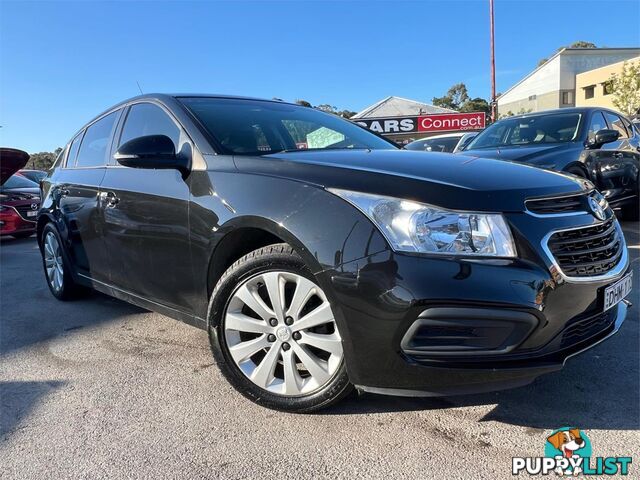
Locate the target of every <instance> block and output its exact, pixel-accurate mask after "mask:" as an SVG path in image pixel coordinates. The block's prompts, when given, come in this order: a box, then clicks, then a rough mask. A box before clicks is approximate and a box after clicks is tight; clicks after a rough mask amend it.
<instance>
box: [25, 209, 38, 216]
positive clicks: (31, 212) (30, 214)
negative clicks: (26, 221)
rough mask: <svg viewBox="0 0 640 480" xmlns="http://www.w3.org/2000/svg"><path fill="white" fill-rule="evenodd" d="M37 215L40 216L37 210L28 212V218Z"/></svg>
mask: <svg viewBox="0 0 640 480" xmlns="http://www.w3.org/2000/svg"><path fill="white" fill-rule="evenodd" d="M36 215H38V212H36V211H35V210H34V211H28V212H27V217H35V216H36Z"/></svg>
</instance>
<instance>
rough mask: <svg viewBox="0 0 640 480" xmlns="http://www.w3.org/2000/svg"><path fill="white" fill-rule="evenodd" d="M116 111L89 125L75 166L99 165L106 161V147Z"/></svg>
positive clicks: (104, 163)
mask: <svg viewBox="0 0 640 480" xmlns="http://www.w3.org/2000/svg"><path fill="white" fill-rule="evenodd" d="M116 114H117V112H113V113H110V114H109V115H106V116H104V117H102V118H101V119H100V120H98V121H97V122H95V123H94V124H92V125H91V126H89V128H87V130H86V131H85V134H84V138H83V139H82V144H81V145H80V151H79V152H78V158H77V159H76V167H100V166H103V165H106V163H107V148H108V146H109V139H110V138H111V132H112V131H113V127H114V124H115V121H116V118H117V115H116Z"/></svg>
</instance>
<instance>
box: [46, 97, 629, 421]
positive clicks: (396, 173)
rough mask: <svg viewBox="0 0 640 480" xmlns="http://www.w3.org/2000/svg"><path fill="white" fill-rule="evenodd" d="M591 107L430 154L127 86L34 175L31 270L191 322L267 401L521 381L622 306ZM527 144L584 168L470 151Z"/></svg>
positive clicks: (601, 330)
mask: <svg viewBox="0 0 640 480" xmlns="http://www.w3.org/2000/svg"><path fill="white" fill-rule="evenodd" d="M605 115H606V113H602V118H603V119H604V120H605V122H607V123H601V124H598V125H596V124H595V123H593V122H594V121H595V120H597V118H594V117H595V115H594V114H592V112H591V111H579V110H575V111H566V112H562V113H559V114H556V113H553V114H551V115H548V116H547V117H542V116H525V117H518V118H514V119H508V120H505V121H501V122H498V123H496V124H495V125H493V126H492V127H489V128H488V129H486V130H485V131H484V132H482V133H481V134H479V135H478V136H477V137H476V138H475V139H474V140H472V142H471V144H470V145H469V146H468V148H467V150H465V151H464V152H462V153H460V154H458V155H450V154H444V153H439V152H431V153H422V152H416V151H406V150H402V149H398V148H397V147H396V146H395V145H394V144H393V143H391V142H389V141H387V140H385V139H383V138H380V137H378V136H376V135H374V134H372V133H371V132H369V131H367V130H365V129H363V128H360V127H359V126H357V125H354V124H353V123H351V122H348V121H346V120H344V119H342V118H339V117H337V116H335V115H331V114H327V113H324V112H320V111H318V110H315V109H310V108H305V107H301V106H298V105H294V104H288V103H284V102H280V101H267V100H258V99H247V98H237V97H223V96H206V95H191V96H190V95H178V96H171V95H144V96H140V97H136V98H133V99H130V100H126V101H124V102H122V103H119V104H117V105H115V106H113V107H112V108H110V109H109V110H107V111H105V112H104V113H102V114H100V115H99V116H98V117H96V118H95V119H93V120H91V121H90V122H89V123H87V124H86V125H85V126H83V127H82V128H81V129H80V130H79V131H78V133H77V134H76V135H74V136H73V138H72V139H71V140H70V141H69V143H68V144H67V145H66V146H65V148H64V149H63V151H62V154H61V155H60V157H59V159H58V160H57V162H56V164H55V165H54V167H53V168H52V169H51V171H50V172H49V174H48V176H47V177H46V178H45V179H44V180H43V181H42V183H41V185H42V204H41V207H40V210H39V216H38V223H37V233H38V235H37V238H38V242H39V245H40V249H41V252H42V261H43V269H44V273H45V278H46V280H47V283H48V285H49V289H50V291H51V293H52V294H53V296H55V297H56V298H58V299H60V300H69V299H72V298H74V297H75V296H76V295H78V294H79V293H81V292H82V291H84V290H86V289H87V288H94V289H96V290H99V291H102V292H104V293H106V294H109V295H112V296H115V297H117V298H121V299H123V300H125V301H128V302H131V303H134V304H137V305H140V306H142V307H144V308H148V309H151V310H154V311H158V312H160V313H164V314H166V315H168V316H170V317H173V318H176V319H178V320H182V321H185V322H188V323H190V324H192V325H194V326H197V327H199V328H202V329H205V330H207V331H208V334H209V340H210V344H211V348H212V352H213V355H214V357H215V359H216V363H217V365H218V367H219V368H220V370H221V371H222V373H223V374H224V376H225V377H226V378H227V379H228V381H229V382H230V383H231V384H232V385H233V386H234V387H235V388H236V389H237V390H238V391H240V392H241V393H242V394H243V395H245V396H247V397H248V398H250V399H251V400H253V401H254V402H256V403H258V404H261V405H264V406H267V407H271V408H276V409H281V410H288V411H295V412H303V411H311V410H317V409H320V408H324V407H326V406H328V405H330V404H332V403H335V402H337V401H339V400H340V399H341V398H343V397H344V396H345V395H346V394H348V393H349V391H351V390H352V389H353V388H357V389H359V390H363V391H371V392H376V393H384V394H399V395H416V396H418V395H450V394H457V393H469V392H478V391H487V390H496V389H502V388H508V387H513V386H519V385H524V384H526V383H529V382H531V381H532V380H533V379H534V378H536V377H537V376H539V375H541V374H544V373H546V372H550V371H555V370H558V369H560V368H562V366H563V365H564V363H565V361H566V360H567V359H568V358H570V357H572V356H574V355H576V354H578V353H580V352H582V351H584V350H585V349H587V348H589V347H591V346H593V345H595V344H597V343H599V342H600V341H602V340H604V339H606V338H608V337H609V336H611V335H613V334H614V333H615V332H616V331H618V329H619V328H620V326H621V325H622V322H623V321H624V319H625V316H626V312H627V304H626V302H625V297H626V296H627V295H628V294H629V292H630V291H631V288H632V278H631V271H630V268H629V258H628V253H627V248H626V244H625V239H624V236H623V233H622V229H621V227H620V225H619V224H618V221H617V220H616V217H615V216H614V213H613V211H612V209H611V208H610V206H609V204H608V202H607V199H606V198H605V196H603V195H602V194H601V193H599V192H598V191H597V190H596V189H595V188H594V185H593V183H592V181H590V180H593V181H595V182H596V183H597V184H598V185H600V186H601V188H603V191H604V192H605V194H607V192H608V196H609V198H610V199H611V200H612V201H615V202H619V203H620V204H621V205H622V204H624V202H625V199H626V198H629V197H628V196H630V195H631V191H632V186H633V181H635V182H636V183H635V185H636V187H635V188H636V189H637V163H636V164H635V166H634V165H633V164H632V162H631V161H629V162H627V157H626V156H625V155H626V154H627V153H628V154H629V155H637V154H636V153H633V152H632V148H634V147H635V145H636V144H635V143H634V142H635V140H636V138H635V137H632V136H631V135H629V137H628V138H626V139H620V131H616V132H611V130H612V129H611V125H610V124H609V123H608V121H607V117H606V116H605ZM592 124H593V128H592V127H591V125H592ZM622 125H623V126H624V128H625V129H626V128H627V126H626V124H624V122H622ZM591 130H593V132H592V134H591V133H589V132H590V131H591ZM614 137H615V138H614ZM614 142H625V143H624V145H623V144H622V143H620V144H619V145H617V147H618V150H616V151H613V150H612V151H611V152H614V154H616V155H617V154H618V153H620V152H622V153H623V154H622V156H617V157H612V156H611V155H608V154H607V155H597V154H594V153H597V152H600V151H601V152H605V153H606V152H607V150H602V147H603V146H604V145H609V146H613V145H612V144H613V143H614ZM543 152H546V153H544V155H545V156H546V158H548V159H549V163H544V162H543V161H540V162H539V164H540V165H542V166H545V167H547V168H556V169H557V170H563V169H566V168H568V167H570V166H575V167H580V168H582V167H584V171H582V173H583V174H584V178H579V177H576V176H574V175H566V174H562V173H557V172H551V171H548V170H544V169H539V168H531V166H528V165H522V164H519V163H516V162H513V161H501V160H495V159H492V158H483V157H492V156H499V157H500V158H503V159H509V160H512V159H516V157H517V159H518V160H519V161H520V162H521V163H525V162H526V160H527V159H528V158H535V156H536V155H540V156H542V155H543ZM516 153H519V154H522V155H519V156H518V155H516ZM574 153H575V156H574V157H571V158H573V160H567V159H568V158H569V157H570V156H571V155H574ZM469 154H471V155H469ZM527 155H528V156H527ZM611 158H617V159H618V163H615V162H613V161H612V160H610V159H611ZM634 158H635V157H634ZM603 162H608V163H603ZM634 168H635V170H633V169H634ZM565 171H568V170H565ZM634 171H635V172H636V178H635V180H634V179H633V178H632V176H633V175H632V173H633V172H634ZM591 175H593V177H591ZM587 178H589V179H587ZM598 182H600V183H598ZM629 182H631V183H629ZM636 195H637V190H636Z"/></svg>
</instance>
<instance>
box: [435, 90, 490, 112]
mask: <svg viewBox="0 0 640 480" xmlns="http://www.w3.org/2000/svg"><path fill="white" fill-rule="evenodd" d="M432 102H433V104H434V105H435V106H436V107H443V108H449V109H451V110H456V111H458V112H463V113H466V112H485V113H491V105H489V102H487V101H486V100H485V99H484V98H480V97H476V98H471V97H469V93H468V92H467V86H466V85H465V84H464V83H456V84H455V85H453V86H451V88H450V89H449V90H448V91H447V94H446V95H445V96H444V97H434V98H433V100H432Z"/></svg>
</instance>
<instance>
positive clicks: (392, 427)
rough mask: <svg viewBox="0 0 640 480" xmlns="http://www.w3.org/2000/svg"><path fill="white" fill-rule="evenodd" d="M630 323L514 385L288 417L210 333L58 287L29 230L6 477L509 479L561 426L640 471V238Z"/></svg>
mask: <svg viewBox="0 0 640 480" xmlns="http://www.w3.org/2000/svg"><path fill="white" fill-rule="evenodd" d="M624 230H625V234H626V238H627V242H628V244H629V247H630V248H629V251H630V255H631V259H632V262H633V268H634V282H635V285H634V291H633V292H632V295H631V298H630V299H631V300H632V301H633V303H634V304H635V306H634V307H633V308H632V309H631V310H630V311H629V315H628V317H627V320H626V322H625V324H624V325H623V327H622V328H621V330H620V332H619V333H618V334H617V335H615V336H614V337H612V338H610V339H609V340H607V341H605V342H603V343H602V344H600V345H598V346H597V347H595V348H593V349H591V350H589V351H587V352H585V353H584V354H582V355H580V356H578V357H575V358H573V359H571V360H570V361H569V362H568V363H567V365H566V367H565V368H564V369H563V370H562V371H560V372H557V373H553V374H550V375H547V376H544V377H541V378H539V379H537V380H536V381H535V382H534V383H533V384H531V385H529V386H526V387H522V388H518V389H515V390H509V391H503V392H497V393H490V394H483V395H472V396H460V397H448V398H431V399H408V398H394V397H385V396H376V395H370V394H366V395H360V396H358V395H355V394H354V395H353V396H351V397H349V398H348V399H346V401H343V402H342V403H340V404H339V405H337V406H335V407H333V408H331V409H329V410H327V411H324V412H322V413H319V414H312V415H294V414H284V413H278V412H275V411H271V410H267V409H264V408H261V407H258V406H256V405H254V404H252V403H251V402H249V401H248V400H246V399H245V398H244V397H242V396H241V395H239V394H238V393H236V392H235V391H234V390H233V389H232V388H231V387H230V386H229V385H228V384H227V383H226V382H225V380H224V379H223V378H222V376H221V374H220V373H219V372H218V370H217V369H216V367H215V365H214V364H213V360H212V357H211V354H210V351H209V347H208V340H207V336H206V333H205V332H203V331H200V330H197V329H195V328H193V327H190V326H188V325H185V324H182V323H180V322H177V321H174V320H171V319H169V318H167V317H164V316H162V315H158V314H156V313H151V312H148V311H145V310H143V309H140V308H137V307H134V306H131V305H128V304H126V303H123V302H121V301H118V300H115V299H112V298H109V297H106V296H103V295H100V294H95V295H92V296H90V297H88V298H86V299H83V300H80V301H76V302H70V303H63V302H58V301H56V300H55V299H54V298H53V297H52V296H51V294H50V293H49V291H48V289H47V286H46V284H45V279H44V275H43V273H42V268H41V263H40V254H39V251H38V249H37V246H36V241H35V238H31V239H27V240H11V239H5V240H2V241H1V242H0V295H1V306H0V317H1V319H0V400H1V407H0V408H1V410H0V420H1V422H0V478H3V479H5V478H7V479H9V478H10V479H14V478H16V479H18V478H19V479H48V478H51V479H62V478H91V479H100V478H158V479H160V478H162V479H171V478H189V479H196V478H297V479H300V478H385V479H390V478H412V479H420V478H451V479H453V478H474V479H476V478H486V479H492V480H493V479H499V478H514V477H513V476H512V475H511V458H512V457H514V456H534V457H539V456H542V455H543V452H544V443H545V440H546V436H547V435H548V434H550V433H551V430H552V429H556V428H558V427H561V426H565V425H572V426H575V427H578V428H580V429H582V430H583V431H585V432H586V433H587V435H588V436H589V438H590V440H591V443H592V445H593V455H594V456H603V457H604V456H632V457H633V464H632V465H631V472H630V473H631V475H630V476H629V477H628V478H638V477H640V435H639V433H638V429H639V427H640V369H639V364H640V354H639V352H640V332H639V323H640V322H639V314H638V312H639V311H640V308H639V307H640V295H639V293H640V288H639V286H640V268H639V266H640V260H639V255H640V234H639V225H638V223H627V224H624Z"/></svg>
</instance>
